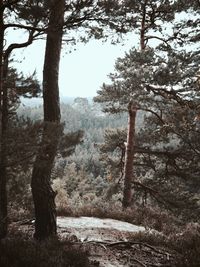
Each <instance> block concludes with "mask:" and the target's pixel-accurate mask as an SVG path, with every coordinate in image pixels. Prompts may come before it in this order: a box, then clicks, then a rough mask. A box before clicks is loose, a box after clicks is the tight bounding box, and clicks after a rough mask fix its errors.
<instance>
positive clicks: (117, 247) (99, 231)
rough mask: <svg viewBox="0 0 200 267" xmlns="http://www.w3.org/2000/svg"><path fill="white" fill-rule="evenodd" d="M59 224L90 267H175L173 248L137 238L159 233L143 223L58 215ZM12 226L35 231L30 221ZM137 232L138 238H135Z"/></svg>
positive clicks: (61, 232) (60, 228)
mask: <svg viewBox="0 0 200 267" xmlns="http://www.w3.org/2000/svg"><path fill="white" fill-rule="evenodd" d="M57 223H58V234H59V237H60V239H62V240H63V239H64V240H65V239H66V240H69V242H71V245H72V246H74V247H79V248H81V249H83V250H84V251H87V252H88V256H89V259H90V262H91V266H99V267H122V266H127V267H131V266H134V267H141V266H142V267H151V266H152V267H162V266H163V267H171V266H174V265H173V264H172V263H173V262H174V258H175V257H176V255H175V253H174V252H173V251H169V250H167V249H166V248H162V246H160V245H159V246H155V245H154V246H153V245H150V244H148V243H147V242H144V241H138V235H140V233H142V234H143V235H144V234H145V233H147V234H148V235H149V233H151V234H152V235H154V238H155V236H156V235H159V233H156V232H155V231H150V232H149V231H146V229H145V228H144V227H142V226H135V225H132V224H129V223H126V222H122V221H117V220H112V219H99V218H93V217H79V218H72V217H65V218H64V217H59V218H58V220H57ZM12 227H14V228H16V229H17V230H18V231H20V230H22V231H23V232H24V231H25V232H26V233H27V234H30V235H32V234H33V229H34V225H33V223H31V222H29V223H28V222H23V223H22V222H16V223H15V225H13V226H12ZM136 235H137V238H134V237H135V236H136ZM80 267H81V266H80Z"/></svg>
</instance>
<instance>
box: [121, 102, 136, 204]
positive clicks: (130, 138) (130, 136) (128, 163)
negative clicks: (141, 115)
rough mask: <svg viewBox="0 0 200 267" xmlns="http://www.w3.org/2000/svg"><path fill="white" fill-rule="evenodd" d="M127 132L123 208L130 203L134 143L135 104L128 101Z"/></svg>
mask: <svg viewBox="0 0 200 267" xmlns="http://www.w3.org/2000/svg"><path fill="white" fill-rule="evenodd" d="M128 114H129V120H128V133H127V144H126V152H125V164H124V191H123V201H122V205H123V208H127V207H129V206H130V204H131V199H132V189H131V187H132V180H133V160H134V143H135V119H136V114H137V108H136V106H135V105H134V104H133V103H132V102H130V103H129V106H128Z"/></svg>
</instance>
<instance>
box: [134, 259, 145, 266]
mask: <svg viewBox="0 0 200 267" xmlns="http://www.w3.org/2000/svg"><path fill="white" fill-rule="evenodd" d="M131 260H133V261H135V262H137V263H139V264H140V265H141V266H143V267H147V265H146V264H144V263H143V262H141V261H139V260H137V259H135V258H131Z"/></svg>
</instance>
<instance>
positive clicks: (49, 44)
mask: <svg viewBox="0 0 200 267" xmlns="http://www.w3.org/2000/svg"><path fill="white" fill-rule="evenodd" d="M64 10H65V1H64V0H54V1H51V6H50V18H49V26H48V31H47V40H46V52H45V60H44V69H43V100H44V128H43V136H42V140H41V145H40V149H39V151H38V155H37V157H36V160H35V163H34V166H33V172H32V181H31V187H32V194H33V201H34V207H35V234H34V236H35V238H36V239H39V240H42V239H45V238H48V237H50V236H54V235H56V232H57V228H56V208H55V195H56V194H55V192H54V191H53V189H52V188H51V184H50V176H51V171H52V168H53V163H54V159H55V156H56V152H57V146H58V142H59V136H60V133H61V126H60V103H59V87H58V75H59V62H60V53H61V45H62V35H63V24H64Z"/></svg>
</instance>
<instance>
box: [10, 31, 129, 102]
mask: <svg viewBox="0 0 200 267" xmlns="http://www.w3.org/2000/svg"><path fill="white" fill-rule="evenodd" d="M13 34H14V33H13ZM13 37H14V36H13V35H12V38H11V39H13ZM18 38H19V40H20V41H22V40H23V39H24V36H23V34H21V37H20V35H18ZM132 46H133V45H132V40H130V39H129V40H127V41H125V42H124V44H122V43H120V44H117V45H111V44H110V42H109V41H108V42H106V43H102V42H101V41H98V40H91V41H89V42H88V43H87V44H77V45H75V46H73V49H74V50H71V52H70V51H69V48H68V47H67V45H64V46H63V49H62V55H61V61H60V74H59V88H60V96H61V97H66V96H68V97H78V96H80V97H93V96H95V95H96V92H97V90H99V89H100V88H101V85H102V84H103V83H104V82H108V81H109V79H108V77H107V75H108V74H109V73H110V72H113V70H114V64H115V61H116V59H117V58H118V57H122V56H123V55H124V53H125V51H129V49H130V48H131V47H132ZM70 47H71V46H70ZM44 51H45V41H42V40H39V41H36V42H34V43H33V44H32V45H31V46H29V47H27V48H23V49H18V50H16V51H15V53H14V59H15V61H14V63H13V64H14V66H15V67H16V68H17V69H18V70H19V71H23V72H24V73H25V74H31V73H33V71H34V70H36V72H37V77H38V79H39V80H40V81H42V69H43V61H44Z"/></svg>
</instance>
